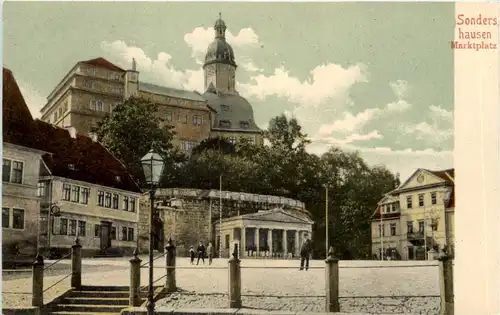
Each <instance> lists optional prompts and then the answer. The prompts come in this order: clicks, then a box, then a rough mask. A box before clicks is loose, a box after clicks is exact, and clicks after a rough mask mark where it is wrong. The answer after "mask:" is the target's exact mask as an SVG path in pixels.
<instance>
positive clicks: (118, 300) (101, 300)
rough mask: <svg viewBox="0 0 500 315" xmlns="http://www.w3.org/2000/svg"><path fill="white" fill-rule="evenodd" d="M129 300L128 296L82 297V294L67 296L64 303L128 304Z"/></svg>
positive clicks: (91, 304) (90, 304)
mask: <svg viewBox="0 0 500 315" xmlns="http://www.w3.org/2000/svg"><path fill="white" fill-rule="evenodd" d="M128 302H129V298H128V297H111V298H110V297H103V296H96V297H88V296H87V297H80V296H71V297H66V298H64V301H62V302H61V303H62V304H72V305H84V304H85V305H89V306H93V305H115V306H119V305H125V306H127V305H128Z"/></svg>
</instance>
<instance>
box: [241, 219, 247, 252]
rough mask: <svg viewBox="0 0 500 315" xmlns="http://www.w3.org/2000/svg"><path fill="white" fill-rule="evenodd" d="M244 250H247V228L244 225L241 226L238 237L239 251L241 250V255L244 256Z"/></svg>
mask: <svg viewBox="0 0 500 315" xmlns="http://www.w3.org/2000/svg"><path fill="white" fill-rule="evenodd" d="M246 250H247V229H246V228H245V226H242V227H241V237H240V252H241V257H245V256H246Z"/></svg>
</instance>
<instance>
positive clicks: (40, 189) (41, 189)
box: [37, 182, 46, 197]
mask: <svg viewBox="0 0 500 315" xmlns="http://www.w3.org/2000/svg"><path fill="white" fill-rule="evenodd" d="M45 188H46V186H45V182H38V192H37V196H38V197H45V195H46V194H45Z"/></svg>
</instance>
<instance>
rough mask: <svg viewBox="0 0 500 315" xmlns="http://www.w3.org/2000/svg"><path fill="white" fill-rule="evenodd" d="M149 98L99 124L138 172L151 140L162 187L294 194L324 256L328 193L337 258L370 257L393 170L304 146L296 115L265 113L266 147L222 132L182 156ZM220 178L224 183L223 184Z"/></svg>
mask: <svg viewBox="0 0 500 315" xmlns="http://www.w3.org/2000/svg"><path fill="white" fill-rule="evenodd" d="M156 111H157V108H156V106H155V105H154V104H152V103H150V102H148V101H146V100H142V99H130V100H129V101H127V102H125V103H124V104H122V105H121V106H118V107H117V109H116V110H115V111H114V112H113V113H112V114H111V115H110V116H108V117H107V118H106V119H105V120H104V121H103V123H102V124H101V126H100V129H99V137H100V138H101V141H102V142H103V143H104V144H105V145H106V146H107V147H108V148H109V149H110V150H111V152H112V153H114V154H115V155H116V156H117V157H119V158H120V159H121V160H122V161H124V162H125V163H126V164H127V166H128V167H130V168H131V170H134V172H136V174H137V173H138V174H142V170H140V158H141V157H142V156H143V155H144V154H145V153H146V152H147V151H148V150H149V149H150V147H151V143H152V142H154V143H155V149H156V150H157V151H158V152H161V154H162V155H163V156H164V158H165V159H166V166H165V167H166V168H165V174H164V176H163V179H162V183H161V186H162V187H186V188H199V189H219V187H220V185H221V184H222V189H223V190H230V191H241V192H248V193H255V194H269V195H277V196H284V197H289V198H293V199H297V200H300V201H302V202H304V203H305V205H306V209H307V210H308V211H309V212H310V213H311V215H312V219H313V220H314V221H315V224H314V226H313V246H314V255H315V256H316V257H324V256H325V254H326V252H325V251H326V249H325V234H326V233H325V230H326V222H325V219H326V215H325V209H326V203H327V202H326V199H327V198H326V191H327V188H328V227H329V228H328V231H329V233H328V234H329V245H331V246H334V247H335V249H336V252H337V253H338V254H339V255H340V256H341V258H343V259H363V258H369V257H370V247H371V244H370V242H371V237H370V235H371V217H372V215H373V213H374V211H375V208H376V204H377V202H378V201H379V200H380V199H381V198H382V196H383V194H384V193H387V192H389V191H391V190H392V189H394V188H396V187H397V186H398V185H399V184H400V181H399V175H398V174H397V175H396V176H394V175H393V174H392V173H391V172H390V171H389V170H387V169H386V168H385V167H384V166H369V165H367V164H366V162H365V161H364V160H363V159H362V158H361V157H360V155H359V153H358V152H345V151H343V150H341V149H340V148H336V147H331V148H330V149H329V150H328V151H327V152H326V153H324V154H323V155H321V156H317V155H314V154H310V153H308V152H307V151H306V147H307V145H308V144H309V143H310V142H309V140H308V139H307V135H306V134H305V133H303V131H302V127H301V126H300V124H299V123H298V122H297V120H296V119H293V118H292V119H288V118H287V117H286V116H284V115H281V116H278V117H275V118H273V119H271V121H270V123H269V128H268V130H266V131H265V132H264V137H265V139H266V142H267V143H268V145H264V146H260V145H254V144H253V143H250V142H249V141H247V140H244V139H242V140H241V141H240V142H238V143H237V144H236V145H233V144H231V143H229V142H228V141H226V140H224V139H221V138H214V139H208V140H205V141H203V142H201V143H200V145H199V146H197V147H196V148H195V149H193V151H192V154H191V155H190V156H189V157H187V156H184V155H182V154H180V153H179V152H178V151H177V150H176V149H174V148H173V146H172V144H171V140H172V136H173V132H172V130H171V128H170V127H168V126H164V127H159V126H162V125H163V122H162V121H161V120H160V119H159V118H158V116H157V115H156ZM221 179H222V183H221Z"/></svg>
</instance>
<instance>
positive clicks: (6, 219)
mask: <svg viewBox="0 0 500 315" xmlns="http://www.w3.org/2000/svg"><path fill="white" fill-rule="evenodd" d="M9 226H10V209H9V208H2V227H3V228H8V227H9Z"/></svg>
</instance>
